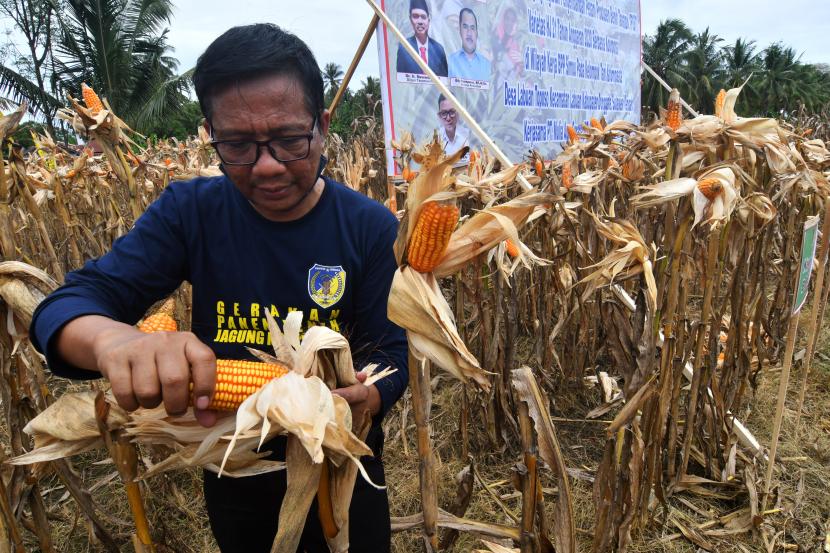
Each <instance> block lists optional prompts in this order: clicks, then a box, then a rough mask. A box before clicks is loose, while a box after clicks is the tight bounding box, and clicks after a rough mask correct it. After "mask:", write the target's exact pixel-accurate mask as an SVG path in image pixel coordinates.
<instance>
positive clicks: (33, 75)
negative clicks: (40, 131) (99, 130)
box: [0, 0, 61, 136]
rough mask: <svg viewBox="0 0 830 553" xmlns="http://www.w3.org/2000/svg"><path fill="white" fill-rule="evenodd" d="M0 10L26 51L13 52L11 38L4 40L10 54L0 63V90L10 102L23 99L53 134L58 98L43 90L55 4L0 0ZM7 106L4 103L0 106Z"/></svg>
mask: <svg viewBox="0 0 830 553" xmlns="http://www.w3.org/2000/svg"><path fill="white" fill-rule="evenodd" d="M0 14H2V15H4V16H5V17H7V18H9V19H11V20H12V21H14V24H15V26H16V27H17V28H18V30H19V31H20V33H21V34H22V35H23V38H24V39H25V42H26V46H27V48H28V55H26V54H22V53H20V52H16V51H15V50H16V48H15V47H14V45H13V44H12V43H11V42H9V43H7V44H6V47H5V48H4V50H5V53H6V54H10V55H12V54H13V55H14V57H13V61H12V63H3V64H1V65H0V91H2V93H3V94H5V95H6V96H7V99H8V100H10V101H11V102H14V103H18V104H20V103H22V102H24V101H25V102H27V103H28V105H29V107H28V110H29V113H30V114H31V115H33V116H35V117H38V116H42V117H43V119H44V121H45V123H46V127H47V129H48V130H49V132H50V133H51V134H52V136H55V127H54V125H53V120H54V118H55V113H56V112H57V110H58V108H60V106H61V102H60V100H58V99H57V98H56V97H55V96H54V95H52V94H50V93H49V92H48V91H47V90H46V75H47V68H48V66H49V62H50V61H51V58H52V40H51V39H52V34H53V31H54V29H55V6H54V5H53V4H52V3H51V2H43V1H42V0H0ZM4 62H5V59H4ZM10 107H11V106H9V105H4V106H3V109H8V108H10Z"/></svg>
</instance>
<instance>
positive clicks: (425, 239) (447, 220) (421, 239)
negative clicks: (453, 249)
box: [407, 202, 458, 273]
mask: <svg viewBox="0 0 830 553" xmlns="http://www.w3.org/2000/svg"><path fill="white" fill-rule="evenodd" d="M457 223H458V208H457V207H456V206H454V205H446V204H439V203H438V202H426V203H425V204H424V205H423V207H422V208H421V213H420V214H419V215H418V221H417V222H416V223H415V230H414V231H413V232H412V238H411V239H410V241H409V251H408V253H407V261H408V262H409V265H410V266H411V267H412V268H413V269H415V270H416V271H418V272H420V273H429V272H430V271H432V270H433V269H435V267H436V266H437V265H438V262H439V261H440V260H441V257H442V256H443V255H444V252H445V251H447V245H448V244H449V243H450V237H451V236H452V232H453V231H454V230H455V225H456V224H457Z"/></svg>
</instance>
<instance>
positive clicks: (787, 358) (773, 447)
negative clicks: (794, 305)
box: [761, 272, 799, 512]
mask: <svg viewBox="0 0 830 553" xmlns="http://www.w3.org/2000/svg"><path fill="white" fill-rule="evenodd" d="M797 278H798V273H797V272H796V279H797ZM796 286H798V281H797V280H796ZM798 317H799V314H798V313H793V314H792V315H791V316H790V324H789V326H788V328H787V345H786V347H785V348H784V366H783V367H782V369H781V382H780V383H779V384H778V403H777V404H776V405H775V419H774V420H773V426H772V442H771V443H770V446H769V461H767V475H766V478H765V479H764V501H763V504H762V507H761V511H762V512H763V511H766V510H767V499H769V489H770V484H771V483H772V471H773V469H774V468H775V453H776V451H777V450H778V436H779V435H780V433H781V420H782V419H783V418H784V401H785V400H786V399H787V384H788V383H789V380H790V368H791V367H792V364H793V350H794V349H795V338H796V334H797V333H798Z"/></svg>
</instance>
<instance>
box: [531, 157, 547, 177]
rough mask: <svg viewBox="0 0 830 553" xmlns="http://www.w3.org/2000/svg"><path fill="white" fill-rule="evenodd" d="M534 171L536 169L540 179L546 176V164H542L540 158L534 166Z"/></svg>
mask: <svg viewBox="0 0 830 553" xmlns="http://www.w3.org/2000/svg"><path fill="white" fill-rule="evenodd" d="M534 169H536V174H537V175H539V176H540V177H544V176H545V164H544V163H543V162H542V160H541V159H540V158H536V163H535V164H534Z"/></svg>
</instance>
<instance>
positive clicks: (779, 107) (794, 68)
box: [759, 42, 808, 116]
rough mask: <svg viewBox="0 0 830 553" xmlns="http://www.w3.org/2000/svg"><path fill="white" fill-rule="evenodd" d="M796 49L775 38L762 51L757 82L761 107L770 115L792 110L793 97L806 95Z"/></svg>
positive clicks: (795, 98)
mask: <svg viewBox="0 0 830 553" xmlns="http://www.w3.org/2000/svg"><path fill="white" fill-rule="evenodd" d="M798 58H799V56H798V55H797V54H796V52H795V50H793V49H792V48H790V47H786V46H784V45H783V44H781V43H779V42H776V43H775V44H771V45H770V46H768V47H767V49H766V50H764V52H763V62H762V68H763V77H762V80H761V84H760V86H759V92H760V98H761V102H762V105H763V106H764V107H763V108H762V109H763V111H765V112H766V114H767V115H770V116H780V115H782V112H785V111H794V110H795V109H796V107H797V106H796V101H797V100H799V99H800V100H801V101H802V102H803V101H804V99H805V98H806V97H807V96H808V88H807V86H806V83H804V82H803V81H802V80H801V78H802V76H803V73H802V71H801V68H802V67H801V62H800V61H799V59H798Z"/></svg>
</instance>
